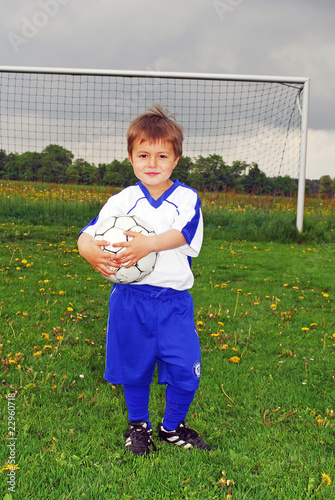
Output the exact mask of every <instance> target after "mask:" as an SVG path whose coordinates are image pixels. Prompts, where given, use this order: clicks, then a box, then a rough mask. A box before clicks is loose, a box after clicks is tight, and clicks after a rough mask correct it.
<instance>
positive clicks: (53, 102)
mask: <svg viewBox="0 0 335 500" xmlns="http://www.w3.org/2000/svg"><path fill="white" fill-rule="evenodd" d="M306 82H308V79H306V78H282V77H271V78H270V77H255V76H252V77H251V76H239V75H233V76H231V75H230V76H228V75H216V74H214V75H210V74H187V73H186V74H181V73H176V74H173V73H158V72H151V73H150V72H130V71H128V72H127V71H125V72H123V73H122V72H113V71H98V70H93V71H89V70H70V69H69V70H67V69H60V70H56V69H48V68H44V69H43V68H3V67H2V68H1V67H0V149H3V150H5V151H6V153H7V154H8V153H11V152H13V153H24V152H27V151H30V152H41V151H42V150H43V149H44V148H45V147H46V146H48V145H50V144H57V145H59V146H62V147H64V148H66V149H67V150H70V151H71V152H72V153H73V155H74V157H75V158H82V159H84V160H85V161H87V162H89V163H91V164H95V165H96V166H98V165H99V164H101V163H110V162H112V161H113V160H114V159H118V160H123V159H125V158H126V157H127V148H126V140H125V137H126V132H127V129H128V126H129V123H130V121H131V120H132V119H133V118H135V117H136V116H138V115H139V114H141V113H143V112H144V111H145V110H146V109H147V108H148V107H151V106H152V105H153V104H155V103H161V104H162V105H163V106H164V107H166V108H167V109H168V110H169V112H170V113H172V114H173V115H174V116H175V118H176V120H177V121H178V123H180V124H181V125H182V127H183V130H184V136H185V140H184V145H183V155H184V156H189V157H191V158H192V159H194V158H196V157H198V156H199V155H201V156H203V157H206V156H209V155H213V154H215V155H220V156H222V158H223V160H224V162H225V163H226V164H227V165H231V164H232V163H233V162H235V161H240V162H245V163H246V164H249V165H251V164H257V165H258V167H259V169H260V170H261V171H262V172H264V173H265V174H266V176H267V177H277V176H286V175H288V176H290V177H292V178H295V179H297V178H300V177H301V175H302V173H304V168H302V163H303V162H304V156H305V149H306V141H305V137H304V131H303V122H304V120H303V114H304V113H305V115H306V113H307V103H308V92H306ZM306 123H307V122H306ZM305 136H306V131H305Z"/></svg>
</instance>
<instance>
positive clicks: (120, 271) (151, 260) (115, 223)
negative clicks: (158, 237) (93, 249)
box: [94, 215, 157, 283]
mask: <svg viewBox="0 0 335 500" xmlns="http://www.w3.org/2000/svg"><path fill="white" fill-rule="evenodd" d="M124 231H136V232H137V233H142V234H144V235H146V236H150V235H154V234H156V233H155V231H154V230H153V229H152V227H151V226H150V225H149V224H148V223H147V222H145V221H144V220H143V219H141V218H140V217H138V216H137V215H120V216H118V217H109V218H108V219H105V220H104V221H102V223H101V224H100V226H99V227H98V228H97V230H96V232H95V237H94V239H95V240H107V241H109V242H110V245H109V246H107V247H102V249H103V250H104V251H105V252H109V253H111V254H114V255H117V254H118V253H119V252H122V250H123V249H124V247H113V246H112V245H113V243H119V242H121V241H130V240H131V238H130V237H129V236H126V235H125V234H123V232H124ZM156 260H157V252H151V253H149V254H148V255H146V257H143V259H140V260H138V261H137V262H136V264H134V265H133V266H131V267H129V268H125V267H120V268H115V267H112V266H110V269H113V271H114V270H115V271H117V272H116V274H111V275H110V276H109V277H108V278H106V279H108V280H109V281H112V282H113V283H133V282H135V281H141V280H142V279H143V278H145V277H146V276H148V275H149V274H150V273H151V272H152V271H153V270H154V268H155V264H156Z"/></svg>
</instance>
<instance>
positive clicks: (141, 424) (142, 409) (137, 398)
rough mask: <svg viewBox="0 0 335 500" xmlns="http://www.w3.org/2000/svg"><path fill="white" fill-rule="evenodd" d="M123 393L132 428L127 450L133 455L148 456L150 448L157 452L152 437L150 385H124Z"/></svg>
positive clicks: (127, 436)
mask: <svg viewBox="0 0 335 500" xmlns="http://www.w3.org/2000/svg"><path fill="white" fill-rule="evenodd" d="M123 391H124V395H125V399H126V405H127V408H128V417H129V420H130V426H129V429H128V432H127V433H126V436H125V437H126V443H125V446H126V449H127V450H129V451H131V452H132V453H133V455H148V454H149V453H150V448H152V449H153V450H154V451H156V446H155V445H154V443H153V441H152V439H151V436H152V427H151V423H150V420H149V395H150V385H147V386H132V385H126V384H124V385H123Z"/></svg>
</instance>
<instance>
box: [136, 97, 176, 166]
mask: <svg viewBox="0 0 335 500" xmlns="http://www.w3.org/2000/svg"><path fill="white" fill-rule="evenodd" d="M136 139H139V140H140V143H142V142H144V141H148V142H151V143H155V142H157V141H163V142H171V144H172V146H173V149H174V153H175V156H176V158H177V157H178V156H181V154H182V152H183V131H182V128H181V127H180V125H178V123H177V122H176V121H175V120H174V117H173V116H172V115H168V113H167V111H166V110H164V109H163V107H162V106H161V105H160V104H157V105H155V106H153V107H152V108H150V109H148V111H147V112H146V113H143V114H142V115H140V116H138V117H137V118H135V119H134V120H133V121H132V122H131V124H130V125H129V129H128V132H127V143H128V153H129V154H130V156H131V155H132V152H133V146H134V142H135V140H136Z"/></svg>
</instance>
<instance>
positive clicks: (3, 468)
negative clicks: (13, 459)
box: [0, 464, 20, 472]
mask: <svg viewBox="0 0 335 500" xmlns="http://www.w3.org/2000/svg"><path fill="white" fill-rule="evenodd" d="M19 469H20V467H18V466H17V465H16V464H7V465H5V467H2V469H1V471H0V472H4V471H5V470H19Z"/></svg>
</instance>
